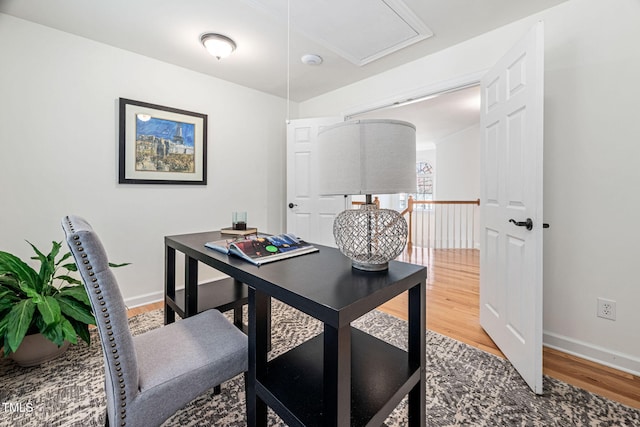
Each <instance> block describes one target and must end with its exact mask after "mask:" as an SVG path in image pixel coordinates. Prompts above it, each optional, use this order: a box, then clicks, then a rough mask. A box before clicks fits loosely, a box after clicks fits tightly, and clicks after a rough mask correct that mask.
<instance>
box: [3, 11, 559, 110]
mask: <svg viewBox="0 0 640 427" xmlns="http://www.w3.org/2000/svg"><path fill="white" fill-rule="evenodd" d="M563 1H566V0H535V1H533V0H482V1H479V0H404V3H403V2H402V0H304V1H303V0H290V12H289V14H287V5H288V4H289V3H288V1H287V0H179V1H178V0H106V1H92V0H0V12H2V13H6V14H9V15H13V16H15V17H18V18H22V19H26V20H29V21H33V22H36V23H39V24H42V25H46V26H49V27H52V28H56V29H59V30H62V31H65V32H68V33H72V34H76V35H79V36H82V37H86V38H88V39H92V40H95V41H98V42H101V43H105V44H108V45H112V46H115V47H119V48H122V49H125V50H128V51H131V52H135V53H138V54H141V55H145V56H149V57H151V58H156V59H159V60H161V61H164V62H168V63H172V64H176V65H179V66H182V67H185V68H188V69H192V70H195V71H198V72H201V73H205V74H209V75H211V76H214V77H218V78H221V79H224V80H228V81H231V82H235V83H238V84H240V85H243V86H247V87H251V88H254V89H257V90H260V91H263V92H267V93H271V94H274V95H277V96H280V97H283V98H285V97H286V96H287V68H289V69H290V95H289V97H290V99H291V100H293V101H304V100H306V99H309V98H312V97H314V96H317V95H320V94H322V93H325V92H328V91H331V90H334V89H336V88H339V87H342V86H345V85H347V84H350V83H353V82H355V81H358V80H361V79H363V78H366V77H369V76H371V75H374V74H378V73H380V72H382V71H385V70H388V69H390V68H393V67H397V66H398V65H401V64H404V63H407V62H410V61H413V60H415V59H418V58H420V57H423V56H425V55H427V54H430V53H433V52H436V51H438V50H441V49H444V48H447V47H449V46H452V45H454V44H456V43H460V42H462V41H464V40H466V39H469V38H472V37H474V36H477V35H479V34H482V33H484V32H487V31H489V30H492V29H494V28H497V27H500V26H502V25H505V24H507V23H509V22H512V21H515V20H517V19H520V18H522V17H524V16H527V15H530V14H532V13H535V12H538V11H540V10H543V9H546V8H549V7H552V6H555V5H557V4H559V3H562V2H563ZM392 6H393V7H395V8H396V11H398V10H399V13H400V14H402V13H404V14H405V15H406V14H408V15H407V16H405V15H402V18H403V19H402V20H403V21H405V22H408V23H409V24H410V25H409V26H410V27H411V28H412V29H414V30H415V29H420V28H421V25H424V26H426V27H427V30H430V31H432V32H433V36H431V37H427V38H423V39H421V40H417V41H415V42H411V43H409V42H407V43H408V44H409V45H408V46H406V47H404V48H402V49H400V50H397V51H395V52H394V53H391V54H388V55H386V56H383V57H381V58H379V59H375V60H372V61H371V62H368V63H366V65H357V64H354V63H353V62H352V61H350V60H349V59H347V58H345V57H344V56H341V54H344V51H341V48H342V47H348V46H349V45H350V44H351V45H354V46H360V47H362V46H365V47H366V43H368V42H369V40H372V41H373V39H377V38H378V37H382V39H383V41H384V39H385V35H387V30H388V29H389V30H391V29H392V28H395V29H396V30H397V31H402V30H401V29H398V28H396V27H395V26H394V25H391V23H392V19H391V17H389V16H386V15H385V16H386V18H384V19H383V15H382V11H383V10H384V8H385V7H392ZM403 6H404V7H403ZM365 8H367V9H368V10H362V11H361V9H365ZM287 16H290V18H291V19H290V20H289V21H290V26H288V25H287V21H288V19H287ZM378 16H380V18H379V20H378V22H379V24H377V25H376V24H371V22H376V20H377V17H378ZM412 16H413V17H414V18H415V21H414V22H412V21H411V19H412ZM311 23H314V25H312V24H311ZM288 28H291V30H290V31H288ZM314 31H321V32H323V33H324V38H322V37H319V36H316V37H314V39H315V40H312V38H311V37H310V35H309V34H310V33H312V32H314ZM206 32H217V33H221V34H224V35H227V36H229V37H231V38H232V39H234V40H235V41H236V43H237V45H238V48H237V50H236V52H234V53H233V55H232V56H230V57H228V58H225V59H223V60H220V61H218V60H216V59H215V58H213V57H212V56H210V55H209V54H208V53H207V51H206V50H205V49H204V48H203V47H202V45H201V44H200V35H201V34H203V33H206ZM288 33H290V41H289V42H288V41H287V39H288V37H287V34H288ZM330 35H334V36H335V35H339V37H337V38H336V37H333V40H327V38H329V37H330ZM396 36H398V37H400V35H398V34H396ZM391 37H394V34H391V33H388V38H391ZM358 38H360V39H361V40H360V43H358ZM418 38H419V37H418ZM341 40H344V46H336V44H340V41H341ZM362 40H364V42H362ZM363 43H364V45H363ZM396 44H397V43H396ZM327 46H331V47H332V49H333V50H332V49H330V48H329V47H327ZM337 51H340V52H339V53H338V52H337ZM288 52H290V53H288ZM306 53H314V54H318V55H320V56H322V58H323V59H324V62H323V63H322V64H321V65H319V66H308V65H304V64H302V63H301V61H300V57H301V56H302V55H303V54H306ZM288 63H289V64H290V65H289V67H288V65H287V64H288Z"/></svg>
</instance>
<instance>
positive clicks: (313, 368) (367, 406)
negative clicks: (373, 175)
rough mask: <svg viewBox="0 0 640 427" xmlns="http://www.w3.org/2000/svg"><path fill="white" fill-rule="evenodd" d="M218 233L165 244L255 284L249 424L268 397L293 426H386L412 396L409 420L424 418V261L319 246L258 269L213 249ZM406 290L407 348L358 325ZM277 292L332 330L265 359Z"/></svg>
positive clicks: (260, 418) (257, 419) (259, 416)
mask: <svg viewBox="0 0 640 427" xmlns="http://www.w3.org/2000/svg"><path fill="white" fill-rule="evenodd" d="M216 236H219V234H217V233H215V232H210V233H196V234H188V235H181V236H168V237H165V244H166V247H167V248H168V250H169V249H172V250H174V251H175V250H176V249H177V250H179V251H181V252H184V253H185V254H187V255H188V256H189V257H190V258H191V259H193V260H196V261H200V262H203V263H205V264H207V265H209V266H211V267H213V268H215V269H217V270H219V271H221V272H223V273H225V274H227V275H229V276H230V277H232V278H234V279H236V280H238V281H241V282H243V283H246V284H247V285H248V286H249V373H248V381H247V393H246V395H247V421H248V425H249V426H255V425H259V426H266V423H267V405H268V406H270V407H271V408H272V409H273V410H274V411H275V412H276V413H277V414H278V415H279V416H280V417H281V418H282V419H283V421H284V422H286V423H287V424H288V425H289V426H321V425H322V426H379V425H381V424H382V423H383V422H384V420H385V419H386V418H387V416H388V415H389V414H390V413H391V412H392V411H393V409H394V408H395V407H396V406H397V405H398V404H399V403H400V401H401V400H402V399H403V398H404V396H405V395H408V400H409V425H410V426H424V425H425V322H426V317H425V316H426V313H425V310H426V309H425V294H426V268H425V267H422V266H418V265H413V264H407V263H402V262H397V261H392V262H390V263H389V270H388V271H386V272H382V273H372V272H363V271H359V270H354V269H352V268H351V261H350V260H349V259H347V258H346V257H344V256H343V255H342V254H341V253H340V252H339V251H338V250H336V249H333V248H329V247H325V246H320V245H316V246H318V248H319V249H320V252H318V253H314V254H308V255H303V256H300V257H295V258H290V259H286V260H282V261H278V262H274V263H270V264H265V265H262V266H261V267H256V266H254V265H252V264H250V263H248V262H246V261H243V260H241V259H239V258H235V257H228V256H226V255H223V254H220V253H218V252H215V251H213V250H209V249H207V248H205V247H204V244H205V243H206V242H207V241H212V240H217V237H216ZM174 261H175V260H174ZM194 262H195V261H194ZM174 264H175V262H174ZM195 264H196V267H197V262H195ZM169 270H170V269H169ZM169 270H168V271H167V275H168V276H169V275H171V274H173V275H175V271H169ZM406 290H408V291H409V307H408V311H409V325H408V326H409V336H408V352H405V351H403V350H400V349H398V348H397V347H394V346H392V345H390V344H387V343H386V342H383V341H381V340H378V339H377V338H374V337H372V336H370V335H368V334H366V333H364V332H361V331H358V330H356V329H354V328H352V327H351V325H350V324H351V322H353V321H354V320H356V319H357V318H359V317H360V316H362V315H364V314H366V313H368V312H369V311H371V310H373V309H374V308H376V307H378V306H379V305H381V304H383V303H384V302H386V301H388V300H390V299H391V298H393V297H395V296H397V295H399V294H401V293H402V292H404V291H406ZM270 297H274V298H277V299H279V300H280V301H282V302H284V303H285V304H288V305H290V306H291V307H294V308H296V309H298V310H301V311H302V312H304V313H306V314H308V315H310V316H312V317H314V318H316V319H318V320H320V321H322V322H323V323H324V333H323V334H321V335H319V336H317V337H315V338H313V339H311V340H309V341H307V342H305V343H303V344H302V345H300V346H298V347H296V348H294V349H292V350H290V351H288V352H287V353H285V354H283V355H281V356H279V357H277V358H276V359H274V360H271V361H270V362H267V348H268V342H269V340H268V336H269V333H270V326H269V322H268V320H269V318H270V313H269V306H270V304H269V301H270Z"/></svg>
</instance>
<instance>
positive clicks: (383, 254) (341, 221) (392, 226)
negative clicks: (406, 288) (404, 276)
mask: <svg viewBox="0 0 640 427" xmlns="http://www.w3.org/2000/svg"><path fill="white" fill-rule="evenodd" d="M407 233H408V229H407V221H406V220H405V219H404V217H403V216H402V215H400V213H399V212H397V211H394V210H391V209H378V207H377V206H376V205H375V204H366V205H362V206H360V209H348V210H346V211H343V212H340V214H338V216H337V217H336V219H335V221H334V222H333V237H335V239H336V245H337V246H338V249H340V252H342V253H343V254H344V255H345V256H346V257H348V258H350V259H351V264H352V267H353V268H356V269H358V270H365V271H383V270H387V269H388V268H389V261H391V260H392V259H395V258H396V257H397V256H398V255H400V253H401V252H402V250H403V249H404V247H405V245H406V244H407Z"/></svg>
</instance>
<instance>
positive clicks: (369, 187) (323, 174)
mask: <svg viewBox="0 0 640 427" xmlns="http://www.w3.org/2000/svg"><path fill="white" fill-rule="evenodd" d="M317 150H318V151H317V152H318V156H317V158H318V171H319V177H318V180H319V182H318V190H319V194H321V195H356V194H364V195H366V202H365V204H364V205H361V206H360V209H347V210H345V211H343V212H341V213H340V214H338V216H336V218H335V220H334V223H333V236H334V237H335V239H336V245H337V246H338V249H339V250H340V252H342V253H343V254H344V255H345V256H347V257H348V258H350V259H351V261H352V266H353V268H356V269H358V270H364V271H384V270H387V269H388V268H389V261H390V260H392V259H394V258H396V257H397V256H398V255H399V254H400V253H401V252H402V250H403V249H404V247H405V245H406V243H407V233H408V230H407V222H406V220H405V219H404V217H403V216H402V215H400V213H399V212H397V211H395V210H391V209H378V207H377V206H376V205H375V204H374V203H372V201H371V195H372V194H395V193H411V192H415V190H416V174H415V168H416V128H415V126H414V125H412V124H411V123H407V122H402V121H398V120H376V119H374V120H353V121H348V122H344V123H339V124H336V125H333V126H329V127H326V128H324V129H322V130H320V132H319V133H318V145H317Z"/></svg>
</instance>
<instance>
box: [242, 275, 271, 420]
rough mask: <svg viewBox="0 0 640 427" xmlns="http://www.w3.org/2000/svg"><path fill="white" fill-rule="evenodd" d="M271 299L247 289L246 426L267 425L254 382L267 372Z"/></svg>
mask: <svg viewBox="0 0 640 427" xmlns="http://www.w3.org/2000/svg"><path fill="white" fill-rule="evenodd" d="M270 300H271V298H270V297H269V296H267V295H266V294H264V293H262V292H258V291H256V290H255V289H254V288H252V287H249V372H248V375H247V383H246V390H245V394H246V398H247V425H248V426H250V427H254V426H260V427H262V426H266V425H267V405H266V403H265V402H264V401H263V400H262V399H260V398H259V397H258V395H257V391H256V382H257V381H258V380H259V379H260V378H261V377H262V376H263V375H264V374H265V373H266V372H267V334H270V333H271V330H270V329H267V324H268V323H267V321H268V315H269V314H270Z"/></svg>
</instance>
